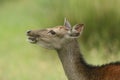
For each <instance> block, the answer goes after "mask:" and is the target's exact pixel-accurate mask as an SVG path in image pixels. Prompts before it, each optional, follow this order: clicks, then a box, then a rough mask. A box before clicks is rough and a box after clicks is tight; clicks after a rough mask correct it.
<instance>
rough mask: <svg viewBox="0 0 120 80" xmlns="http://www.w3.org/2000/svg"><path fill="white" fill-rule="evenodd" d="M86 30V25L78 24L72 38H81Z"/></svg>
mask: <svg viewBox="0 0 120 80" xmlns="http://www.w3.org/2000/svg"><path fill="white" fill-rule="evenodd" d="M83 28H84V24H76V25H75V26H73V29H72V32H71V37H79V36H80V34H81V33H82V31H83Z"/></svg>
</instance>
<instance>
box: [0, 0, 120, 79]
mask: <svg viewBox="0 0 120 80" xmlns="http://www.w3.org/2000/svg"><path fill="white" fill-rule="evenodd" d="M119 5H120V1H119V0H114V1H113V0H111V1H110V0H92V1H90V0H1V1H0V45H1V47H0V80H67V78H66V76H65V74H64V71H63V69H62V65H61V62H60V61H59V59H58V56H57V54H56V52H55V51H54V50H47V49H44V48H42V47H40V46H37V45H34V44H30V43H29V42H27V40H26V39H27V37H26V31H27V30H30V29H41V28H47V27H54V26H56V25H63V20H64V17H67V18H68V20H69V21H70V22H71V24H72V25H74V24H76V23H84V24H85V29H84V32H83V34H82V36H81V38H80V39H79V42H80V46H81V51H82V53H83V55H84V57H85V59H86V61H87V62H88V63H89V64H93V65H102V64H105V63H109V62H114V61H120V50H119V47H120V42H119V41H120V37H119V34H120V31H119V30H120V27H119V26H120V9H119V7H120V6H119Z"/></svg>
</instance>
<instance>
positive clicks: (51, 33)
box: [27, 19, 120, 80]
mask: <svg viewBox="0 0 120 80" xmlns="http://www.w3.org/2000/svg"><path fill="white" fill-rule="evenodd" d="M83 29H84V24H76V25H74V26H73V27H72V26H71V24H70V22H69V21H68V20H67V19H65V20H64V25H61V26H55V27H53V28H46V29H37V30H29V31H27V36H28V40H29V42H30V43H32V44H37V45H40V46H42V47H44V48H47V49H54V50H56V52H57V54H58V56H59V58H60V61H61V63H62V65H63V69H64V71H65V75H66V76H67V78H68V80H120V63H119V62H114V63H113V62H112V63H108V64H104V65H101V66H95V65H91V64H88V63H87V62H86V61H85V59H84V58H83V55H82V53H81V50H80V47H79V43H78V40H77V39H78V38H79V37H80V35H81V33H82V31H83Z"/></svg>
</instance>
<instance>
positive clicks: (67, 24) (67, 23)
mask: <svg viewBox="0 0 120 80" xmlns="http://www.w3.org/2000/svg"><path fill="white" fill-rule="evenodd" d="M64 26H65V27H67V28H68V29H71V25H70V23H69V21H68V20H67V19H66V18H65V19H64Z"/></svg>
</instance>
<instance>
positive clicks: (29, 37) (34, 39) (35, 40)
mask: <svg viewBox="0 0 120 80" xmlns="http://www.w3.org/2000/svg"><path fill="white" fill-rule="evenodd" d="M28 41H29V42H30V43H33V44H35V43H37V42H38V38H37V37H32V36H28Z"/></svg>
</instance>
